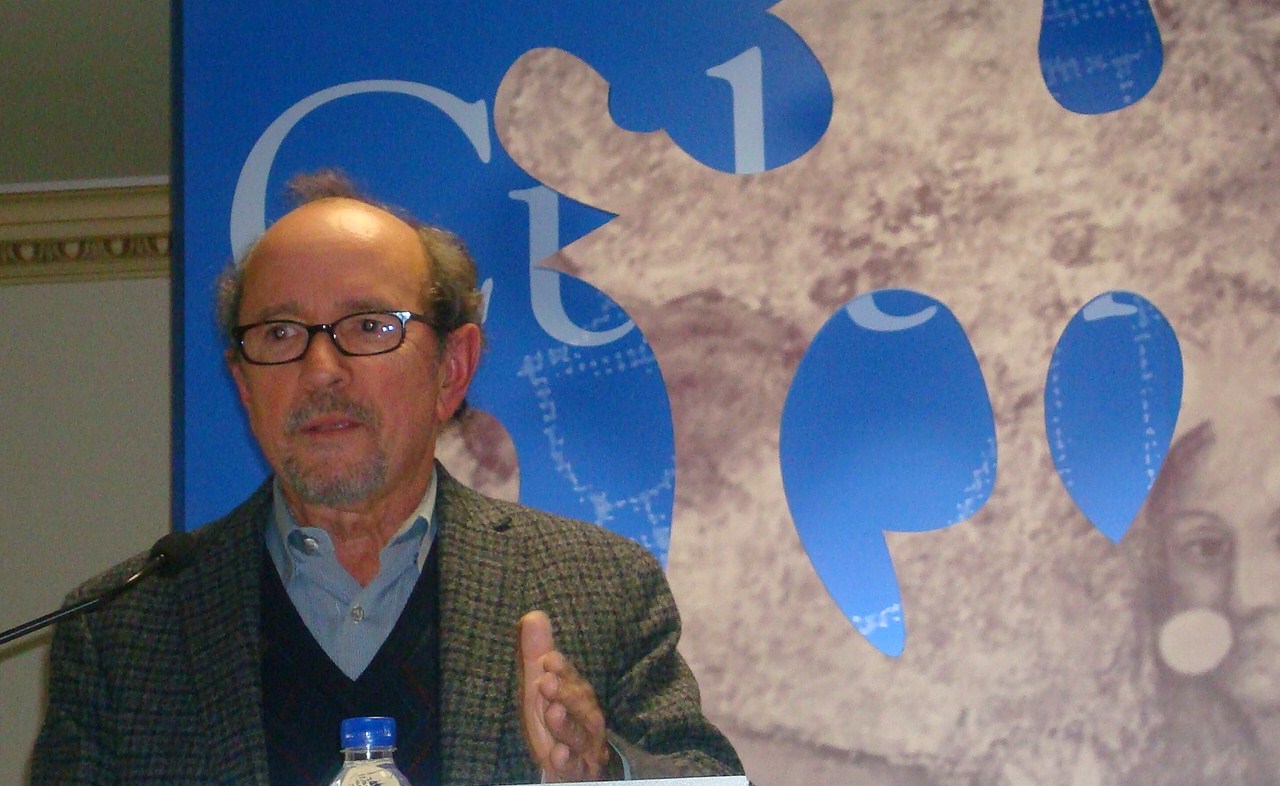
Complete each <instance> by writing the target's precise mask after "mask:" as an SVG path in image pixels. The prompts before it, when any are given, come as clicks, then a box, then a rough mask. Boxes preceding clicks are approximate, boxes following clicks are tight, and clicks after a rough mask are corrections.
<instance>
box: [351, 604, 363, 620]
mask: <svg viewBox="0 0 1280 786" xmlns="http://www.w3.org/2000/svg"><path fill="white" fill-rule="evenodd" d="M351 619H353V620H355V621H356V622H359V621H360V620H362V619H364V607H363V606H361V605H360V604H359V603H357V604H356V605H354V606H352V607H351Z"/></svg>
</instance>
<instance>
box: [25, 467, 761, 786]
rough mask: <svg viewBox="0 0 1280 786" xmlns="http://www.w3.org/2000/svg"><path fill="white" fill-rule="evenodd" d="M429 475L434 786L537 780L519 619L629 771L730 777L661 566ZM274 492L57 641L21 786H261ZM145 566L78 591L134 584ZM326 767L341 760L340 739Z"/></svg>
mask: <svg viewBox="0 0 1280 786" xmlns="http://www.w3.org/2000/svg"><path fill="white" fill-rule="evenodd" d="M437 469H438V471H439V478H440V482H439V497H438V498H437V502H436V505H437V508H436V509H437V517H438V519H437V520H438V522H439V527H440V529H439V533H438V536H437V540H436V542H435V545H434V546H433V548H438V549H439V550H440V552H439V557H440V571H441V593H440V603H441V609H440V613H441V653H440V655H441V680H442V685H441V727H442V728H441V732H442V733H441V756H442V762H441V765H442V771H443V775H444V782H445V783H447V784H496V783H527V782H534V783H536V782H537V781H538V779H539V777H540V776H539V773H538V772H537V770H536V768H535V767H534V766H533V765H532V764H531V762H530V759H529V754H528V752H527V750H526V748H525V744H524V740H523V735H522V731H521V726H520V715H519V701H518V689H517V677H516V661H515V625H516V622H517V621H518V620H519V618H520V616H521V615H523V614H524V613H525V612H527V611H529V610H531V609H542V610H544V611H546V612H547V614H548V615H549V616H550V617H551V620H552V623H553V624H554V626H555V631H556V645H557V647H558V648H559V649H560V650H561V651H563V652H564V653H565V654H566V655H567V656H568V657H569V658H570V659H571V660H572V661H573V663H574V664H575V666H576V667H577V668H578V670H579V671H580V672H581V673H582V674H583V675H584V676H585V677H586V678H587V679H588V680H589V681H590V682H591V684H592V686H593V687H594V689H595V691H596V693H597V696H598V698H599V700H600V704H601V707H602V708H603V710H604V713H605V717H606V724H607V725H608V727H609V730H610V739H611V741H612V742H613V743H614V744H615V745H616V746H617V747H618V748H619V749H620V750H622V751H623V753H624V755H626V756H627V758H628V759H629V761H630V762H631V765H632V771H633V776H634V777H637V778H657V777H667V776H676V775H723V774H737V773H741V772H742V769H741V764H740V763H739V761H738V758H737V756H736V754H735V753H734V752H733V749H732V747H731V746H730V745H729V743H728V741H727V740H726V739H725V738H724V737H723V736H722V735H721V734H720V732H719V731H718V730H717V729H716V728H715V727H714V726H713V725H712V724H711V723H710V722H709V721H708V720H707V719H706V718H705V717H704V716H703V714H702V711H701V707H700V701H699V696H698V689H697V685H696V684H695V682H694V679H693V676H692V674H691V672H690V671H689V669H688V667H687V666H686V664H685V663H684V660H683V659H682V658H681V657H680V655H679V654H678V653H677V652H676V643H677V640H678V638H679V632H680V622H679V617H678V614H677V612H676V609H675V604H674V601H673V600H672V597H671V593H670V590H669V589H668V587H667V583H666V579H665V578H664V576H663V574H662V571H661V569H660V567H659V566H658V564H657V562H656V561H655V560H654V559H653V558H652V557H651V556H650V555H649V554H648V552H647V551H645V550H644V549H642V548H641V547H639V546H637V545H636V544H634V543H632V542H631V541H629V540H626V539H624V538H621V537H618V536H616V535H613V534H611V533H608V532H606V531H604V530H602V529H601V528H599V527H596V526H594V525H591V524H584V523H581V522H575V521H570V520H567V519H562V518H558V517H555V516H550V515H548V514H545V513H541V512H539V511H535V510H531V509H529V508H525V507H522V506H519V505H513V504H510V503H507V502H502V501H499V500H494V499H490V498H487V497H484V496H482V495H480V494H478V493H476V492H474V491H472V490H470V489H468V488H466V487H464V486H462V485H461V484H459V483H458V482H457V481H455V480H454V479H453V478H452V477H450V476H449V475H448V473H447V472H445V471H444V469H443V467H439V466H438V467H437ZM271 497H272V492H271V482H270V481H268V482H266V483H265V484H263V486H262V487H261V488H259V489H258V491H257V492H255V493H254V494H253V495H252V496H251V497H250V498H249V499H248V500H246V501H245V502H244V503H243V504H242V505H240V506H239V507H238V508H236V509H235V510H234V511H232V512H231V513H230V514H229V515H228V516H226V517H225V518H223V519H220V520H219V521H216V522H214V523H212V524H209V525H207V526H205V527H203V528H201V529H199V530H197V532H196V539H197V543H198V552H197V556H196V559H195V561H194V563H193V564H192V565H191V566H190V567H188V568H187V569H186V570H184V571H182V572H180V573H179V574H177V575H176V576H173V577H170V578H160V577H154V578H151V579H148V580H147V581H145V582H144V583H142V584H140V585H139V586H137V587H136V588H134V589H133V590H132V591H130V592H129V593H127V594H124V595H122V596H120V597H118V598H116V599H115V600H113V601H112V602H111V603H110V604H108V605H107V606H105V607H103V608H101V609H99V610H97V611H95V612H93V613H90V614H86V615H82V616H81V617H79V618H78V619H75V620H72V621H67V622H64V623H62V624H61V625H60V626H59V627H58V630H57V632H56V634H55V636H54V642H53V647H52V653H51V665H50V677H49V703H48V710H47V713H46V717H45V721H44V725H43V727H42V729H41V731H40V735H39V737H38V739H37V741H36V747H35V751H34V755H33V762H32V781H31V782H32V783H33V784H35V783H39V784H77V786H91V785H93V784H129V785H130V786H132V785H133V784H166V785H167V786H176V785H178V784H202V785H207V784H228V785H230V784H258V785H259V786H267V784H268V783H269V781H268V774H267V760H266V744H265V738H264V733H263V728H262V712H261V701H262V698H261V697H262V687H261V668H260V667H261V658H260V634H259V604H260V593H259V589H260V588H259V575H260V569H261V565H262V560H263V558H264V554H265V552H264V548H263V532H264V529H265V527H266V526H267V525H268V521H269V518H270V511H271ZM142 560H143V555H139V556H137V557H134V558H133V559H131V560H128V561H126V562H125V563H122V564H121V565H119V566H117V567H115V568H113V569H112V570H110V571H108V572H107V573H105V574H103V575H102V576H100V577H98V578H97V579H94V580H92V581H90V582H88V583H86V584H85V585H84V586H82V587H81V588H79V589H78V590H76V592H74V593H72V595H71V597H70V600H71V601H74V600H76V599H79V598H82V597H86V596H88V595H89V594H90V593H93V592H95V591H97V590H98V589H100V588H102V587H104V586H107V585H109V584H111V583H113V582H116V581H118V580H120V579H122V578H123V577H124V576H127V575H129V574H130V573H132V572H133V571H135V570H136V569H137V568H138V566H139V565H140V564H141V562H142ZM334 741H335V742H334V761H335V765H336V764H337V762H338V752H337V730H336V729H335V730H334Z"/></svg>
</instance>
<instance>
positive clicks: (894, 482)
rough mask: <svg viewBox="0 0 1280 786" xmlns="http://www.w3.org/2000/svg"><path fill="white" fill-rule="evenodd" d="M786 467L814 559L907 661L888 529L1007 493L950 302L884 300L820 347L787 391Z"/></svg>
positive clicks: (868, 305) (939, 519) (913, 526)
mask: <svg viewBox="0 0 1280 786" xmlns="http://www.w3.org/2000/svg"><path fill="white" fill-rule="evenodd" d="M779 455H780V460H781V464H782V480H783V486H784V489H785V491H786V496H787V504H788V506H789V508H790V510H791V516H792V519H793V521H794V522H795V526H796V530H797V532H798V533H799V535H800V540H801V542H802V543H803V545H804V548H805V551H806V552H807V553H808V555H809V560H810V561H811V562H812V563H813V567H814V569H815V570H816V571H817V573H818V576H819V577H821V579H822V581H823V583H824V584H825V586H826V588H827V591H828V592H830V593H831V596H832V598H834V599H835V601H836V603H837V605H839V607H840V609H841V611H842V612H844V614H845V615H846V616H847V617H848V618H849V620H850V622H852V623H853V625H854V626H855V627H856V628H857V629H858V631H859V632H860V633H862V635H864V636H865V637H866V638H867V640H868V641H869V642H871V644H873V645H874V646H876V647H877V648H878V649H879V650H880V651H881V652H884V653H885V654H886V655H890V656H895V657H896V656H897V655H900V654H901V653H902V650H903V647H904V646H905V643H906V626H905V613H904V610H903V608H902V598H901V594H900V592H899V589H898V581H897V577H896V574H895V572H894V567H893V562H892V560H891V559H890V555H889V550H888V548H887V546H886V544H885V539H884V534H883V532H884V531H885V530H891V531H895V532H925V531H928V530H935V529H940V528H942V527H946V526H949V525H951V524H955V523H957V522H959V521H962V520H964V519H966V518H968V517H969V516H971V515H973V514H974V513H975V512H976V511H977V510H978V509H979V508H981V507H982V505H983V504H984V503H986V501H987V499H988V498H989V497H990V495H991V489H992V487H993V486H994V483H995V473H996V442H995V419H994V417H993V415H992V411H991V401H990V399H989V397H988V396H987V387H986V384H985V382H984V381H983V378H982V370H981V369H980V368H979V367H978V359H977V357H976V356H975V355H974V352H973V347H972V345H971V344H970V343H969V339H968V337H967V336H966V335H965V332H964V329H963V328H962V327H961V326H960V323H959V322H958V321H957V320H956V318H955V316H954V315H953V314H952V313H951V311H950V310H949V309H947V307H946V306H945V305H943V304H942V303H940V302H939V301H937V300H935V299H933V298H931V297H929V296H928V295H923V294H920V293H918V292H912V291H910V290H900V289H899V290H880V291H877V292H873V293H868V294H865V295H862V296H860V297H858V298H855V299H854V300H852V301H850V302H849V303H848V304H846V305H845V307H844V308H842V309H841V310H840V311H838V312H836V314H835V315H834V316H832V317H831V318H830V319H829V320H827V323H826V324H825V325H823V327H822V329H821V330H820V331H818V334H817V336H815V337H814V339H813V343H812V344H811V345H810V346H809V349H808V351H807V352H806V353H805V356H804V358H803V359H802V360H801V361H800V366H799V368H798V369H797V370H796V375H795V378H794V379H793V380H792V381H791V389H790V390H789V391H788V392H787V400H786V403H785V405H784V406H783V410H782V423H781V435H780V446H779Z"/></svg>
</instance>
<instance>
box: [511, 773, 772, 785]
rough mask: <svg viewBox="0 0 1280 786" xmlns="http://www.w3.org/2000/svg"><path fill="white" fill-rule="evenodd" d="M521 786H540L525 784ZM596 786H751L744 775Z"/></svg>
mask: <svg viewBox="0 0 1280 786" xmlns="http://www.w3.org/2000/svg"><path fill="white" fill-rule="evenodd" d="M522 786H541V784H536V783H527V784H523V785H522ZM596 786H751V783H750V782H749V781H748V780H747V777H746V776H745V775H713V776H710V777H701V778H659V779H657V780H648V779H646V780H642V781H597V782H596Z"/></svg>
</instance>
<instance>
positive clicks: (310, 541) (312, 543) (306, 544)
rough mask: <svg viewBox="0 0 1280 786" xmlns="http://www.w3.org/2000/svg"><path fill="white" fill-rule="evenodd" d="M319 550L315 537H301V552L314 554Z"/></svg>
mask: <svg viewBox="0 0 1280 786" xmlns="http://www.w3.org/2000/svg"><path fill="white" fill-rule="evenodd" d="M319 550H320V544H319V543H318V542H317V541H316V539H315V538H313V537H311V536H310V535H308V536H307V537H305V538H303V539H302V553H303V554H315V553H316V552H317V551H319Z"/></svg>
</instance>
